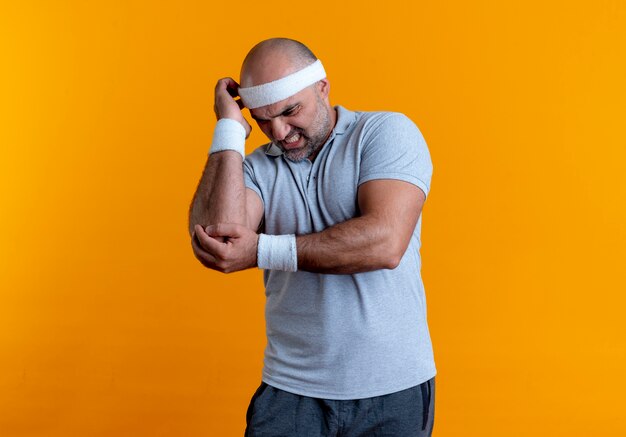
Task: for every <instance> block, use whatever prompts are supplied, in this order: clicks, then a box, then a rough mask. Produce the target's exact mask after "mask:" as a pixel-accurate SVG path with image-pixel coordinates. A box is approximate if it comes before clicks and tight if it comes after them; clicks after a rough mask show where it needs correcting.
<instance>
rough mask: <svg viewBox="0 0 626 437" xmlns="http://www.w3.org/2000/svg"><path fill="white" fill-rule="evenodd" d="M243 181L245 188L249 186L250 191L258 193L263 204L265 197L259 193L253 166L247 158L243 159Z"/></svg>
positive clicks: (259, 189)
mask: <svg viewBox="0 0 626 437" xmlns="http://www.w3.org/2000/svg"><path fill="white" fill-rule="evenodd" d="M243 182H244V184H245V186H246V188H250V189H251V190H252V191H254V192H255V193H257V194H258V195H259V198H260V199H261V202H263V205H264V206H265V199H263V195H262V194H261V188H260V186H259V183H258V182H257V180H256V175H255V173H254V168H253V167H252V164H251V163H250V161H249V160H248V159H247V158H246V159H244V161H243Z"/></svg>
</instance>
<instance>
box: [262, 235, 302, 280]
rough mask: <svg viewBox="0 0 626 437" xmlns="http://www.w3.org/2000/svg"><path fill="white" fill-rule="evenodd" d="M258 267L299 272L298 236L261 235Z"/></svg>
mask: <svg viewBox="0 0 626 437" xmlns="http://www.w3.org/2000/svg"><path fill="white" fill-rule="evenodd" d="M257 265H258V266H259V268H260V269H265V270H282V271H284V272H296V271H298V251H297V248H296V236H295V235H266V234H259V243H258V246H257Z"/></svg>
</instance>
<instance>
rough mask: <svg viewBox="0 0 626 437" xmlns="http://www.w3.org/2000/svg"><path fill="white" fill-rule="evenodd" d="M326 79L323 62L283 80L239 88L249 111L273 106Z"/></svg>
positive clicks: (313, 64)
mask: <svg viewBox="0 0 626 437" xmlns="http://www.w3.org/2000/svg"><path fill="white" fill-rule="evenodd" d="M324 78H326V72H325V71H324V67H323V66H322V62H321V61H320V60H319V59H318V60H317V61H315V62H314V63H312V64H311V65H308V66H306V67H304V68H303V69H302V70H298V71H296V72H295V73H293V74H290V75H288V76H285V77H283V78H281V79H278V80H274V81H272V82H268V83H264V84H261V85H256V86H251V87H248V88H239V96H240V97H241V100H242V101H243V104H244V105H246V108H248V109H254V108H259V107H261V106H266V105H271V104H273V103H276V102H280V101H281V100H285V99H286V98H288V97H291V96H293V95H294V94H296V93H298V92H300V91H302V90H303V89H305V88H306V87H308V86H309V85H313V84H314V83H315V82H317V81H320V80H322V79H324Z"/></svg>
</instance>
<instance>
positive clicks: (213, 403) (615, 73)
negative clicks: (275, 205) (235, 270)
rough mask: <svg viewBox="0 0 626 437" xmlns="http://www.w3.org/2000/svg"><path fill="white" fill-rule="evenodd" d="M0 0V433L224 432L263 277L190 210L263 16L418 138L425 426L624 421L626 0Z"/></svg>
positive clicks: (250, 376) (342, 98) (257, 335)
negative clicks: (428, 412) (210, 239)
mask: <svg viewBox="0 0 626 437" xmlns="http://www.w3.org/2000/svg"><path fill="white" fill-rule="evenodd" d="M4 3H5V4H4V5H3V6H2V13H1V14H0V35H1V36H0V45H1V46H0V53H2V55H1V56H0V62H2V66H1V68H0V79H1V80H0V95H1V96H2V97H1V98H0V105H1V106H0V116H1V117H0V126H1V129H0V205H1V211H2V213H1V214H0V225H1V227H0V290H1V291H0V435H2V436H5V437H17V436H50V437H52V436H54V437H57V436H58V437H61V436H62V437H68V436H81V437H82V436H98V437H100V436H129V437H130V436H132V437H137V436H177V437H179V436H238V435H241V434H242V431H243V427H244V416H245V408H246V407H247V405H248V401H249V399H250V396H251V395H252V393H253V391H254V389H255V388H256V387H257V385H258V384H259V382H260V379H259V378H260V371H261V364H262V352H263V347H264V321H263V303H264V296H263V289H262V284H261V274H260V272H259V271H257V270H251V271H247V272H244V273H239V274H235V275H228V276H224V275H221V274H218V273H214V272H211V271H208V270H206V269H204V268H203V267H202V266H201V265H200V264H199V263H198V262H197V261H196V260H195V259H194V257H193V255H192V252H191V249H190V244H189V237H188V235H187V231H186V227H187V209H188V206H189V202H190V200H191V196H192V194H193V192H194V190H195V188H196V184H197V182H198V179H199V177H200V173H201V171H202V168H203V166H204V162H205V159H206V158H205V157H206V153H207V150H208V147H209V142H210V138H211V132H212V128H213V125H214V119H213V114H212V106H213V103H212V97H213V86H214V83H215V81H216V80H217V79H218V78H220V77H222V76H225V75H234V76H237V75H238V71H239V64H240V62H241V60H242V58H243V56H244V55H245V53H246V52H247V50H248V49H249V48H250V47H251V46H252V45H253V44H254V43H256V42H257V41H259V40H261V39H263V38H266V37H270V36H278V35H284V36H290V37H293V38H296V39H300V40H302V41H304V42H305V43H307V44H309V45H310V47H311V48H312V49H313V50H314V51H315V52H316V53H317V55H318V56H319V57H320V58H321V59H322V60H323V62H324V64H325V66H326V69H327V71H328V74H329V79H330V81H331V83H332V92H331V97H332V101H333V102H334V103H340V104H342V105H344V106H346V107H348V108H349V109H353V110H355V109H359V110H395V111H402V112H405V113H406V114H408V115H409V116H410V117H411V118H412V119H413V120H414V121H415V122H416V123H417V124H418V126H419V127H420V128H421V130H422V132H423V133H424V136H425V138H426V140H427V142H428V144H429V147H430V151H431V154H432V157H433V161H434V168H435V170H434V176H433V182H432V191H431V195H430V197H429V200H428V202H427V204H426V207H425V210H424V221H423V229H422V232H423V239H424V246H423V251H422V254H423V276H424V281H425V284H426V292H427V297H428V310H429V322H430V329H431V334H432V338H433V342H434V348H435V358H436V362H437V367H438V371H439V373H438V377H437V378H438V379H437V384H438V386H437V409H436V425H435V433H434V435H435V436H436V437H445V436H460V435H463V436H477V437H488V436H498V437H501V436H530V435H533V436H565V435H567V436H590V435H601V436H621V435H626V421H624V408H625V407H624V405H625V403H624V392H626V378H625V377H624V369H625V368H626V338H625V336H624V333H625V332H626V329H625V323H624V308H625V304H626V298H625V297H624V291H625V290H626V278H625V276H624V273H623V264H624V261H625V260H626V256H625V255H626V253H625V252H626V233H625V223H626V206H625V202H624V200H625V199H626V181H625V180H624V174H625V169H626V134H625V133H624V117H625V115H624V114H625V113H626V107H625V104H624V102H625V101H626V85H625V81H624V78H626V30H625V29H626V5H625V3H624V2H620V1H615V0H613V1H609V0H603V1H596V2H572V1H557V2H548V1H524V2H521V1H519V2H499V1H484V0H478V1H474V2H458V1H457V2H408V1H407V2H401V1H396V0H389V1H385V2H371V3H370V2H367V1H350V2H347V1H344V2H341V1H333V2H318V3H307V2H294V3H282V4H281V3H277V4H276V5H272V4H271V3H267V2H265V3H264V2H248V1H245V2H235V3H228V2H226V3H224V2H221V3H219V5H220V6H221V8H220V9H218V8H217V7H213V6H211V4H212V2H206V1H195V2H169V3H167V4H166V3H165V2H150V1H132V2H129V1H118V2H112V1H108V2H83V1H72V2H67V1H65V2H61V1H54V2H43V1H39V2H25V1H20V2H4ZM97 3H99V4H97ZM216 4H218V3H216ZM17 5H19V6H17ZM261 141H262V136H261V134H260V132H259V130H258V128H257V129H256V130H255V131H254V133H253V136H252V141H250V142H249V143H248V146H249V148H248V151H251V150H252V148H253V147H255V146H257V145H258V144H260V142H261Z"/></svg>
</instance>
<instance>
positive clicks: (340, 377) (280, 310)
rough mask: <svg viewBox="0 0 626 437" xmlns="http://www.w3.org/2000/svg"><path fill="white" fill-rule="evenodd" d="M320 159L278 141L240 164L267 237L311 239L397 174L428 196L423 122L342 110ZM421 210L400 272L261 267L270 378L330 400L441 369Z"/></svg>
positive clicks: (398, 386) (401, 385)
mask: <svg viewBox="0 0 626 437" xmlns="http://www.w3.org/2000/svg"><path fill="white" fill-rule="evenodd" d="M336 108H337V111H338V118H337V124H336V126H335V128H334V130H333V132H332V134H331V136H330V138H329V139H328V141H327V142H326V144H324V146H323V147H322V149H321V150H320V152H319V154H318V155H317V157H316V158H315V160H314V161H313V163H311V162H310V161H309V160H308V159H306V160H304V161H301V162H293V161H290V160H288V159H286V158H285V157H284V156H283V155H282V152H281V150H280V149H279V148H278V147H277V146H276V145H273V144H272V143H270V144H266V145H264V146H261V147H259V148H257V149H256V150H255V151H254V152H252V153H251V154H249V155H248V156H247V157H246V159H245V161H244V178H245V184H246V186H247V187H248V188H251V189H252V190H254V191H255V192H256V193H257V194H258V195H259V197H260V198H261V200H262V202H263V205H264V229H263V232H264V233H266V234H270V235H282V234H297V235H302V234H310V233H313V232H320V231H323V230H324V229H326V228H328V227H329V226H333V225H335V224H337V223H341V222H344V221H346V220H349V219H351V218H353V217H356V216H358V215H359V209H358V203H357V190H358V187H359V185H360V184H362V183H364V182H367V181H370V180H373V179H398V180H402V181H406V182H409V183H411V184H414V185H416V186H417V187H419V188H420V189H422V191H424V193H425V194H426V195H428V191H429V188H430V180H431V176H432V163H431V160H430V154H429V152H428V148H427V146H426V142H425V141H424V138H423V137H422V135H421V133H420V131H419V129H418V128H417V127H416V126H415V124H414V123H413V122H412V121H411V120H410V119H409V118H407V117H406V116H404V115H402V114H399V113H392V112H352V111H349V110H347V109H345V108H343V107H341V106H337V107H336ZM421 223H422V217H421V216H420V218H419V220H418V222H417V225H416V227H415V230H414V231H413V235H412V237H411V241H410V243H409V246H408V249H407V250H406V252H405V254H404V256H403V258H402V260H401V262H400V264H399V265H398V267H396V268H395V269H392V270H391V269H381V270H375V271H371V272H364V273H356V274H350V275H336V274H320V273H310V272H305V271H298V272H282V271H277V270H271V271H270V270H265V271H264V282H265V294H266V306H265V319H266V333H267V346H266V349H265V360H264V367H263V381H265V382H266V383H267V384H269V385H272V386H274V387H277V388H279V389H282V390H286V391H289V392H292V393H296V394H301V395H305V396H312V397H318V398H325V399H360V398H367V397H372V396H379V395H384V394H388V393H393V392H396V391H400V390H404V389H406V388H409V387H412V386H415V385H417V384H420V383H422V382H424V381H426V380H428V379H430V378H432V377H433V376H435V374H436V369H435V362H434V357H433V350H432V345H431V341H430V335H429V332H428V324H427V321H426V298H425V295H424V286H423V283H422V279H421V275H420V268H421V260H420V254H419V249H420V245H421V243H420V230H421Z"/></svg>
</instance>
